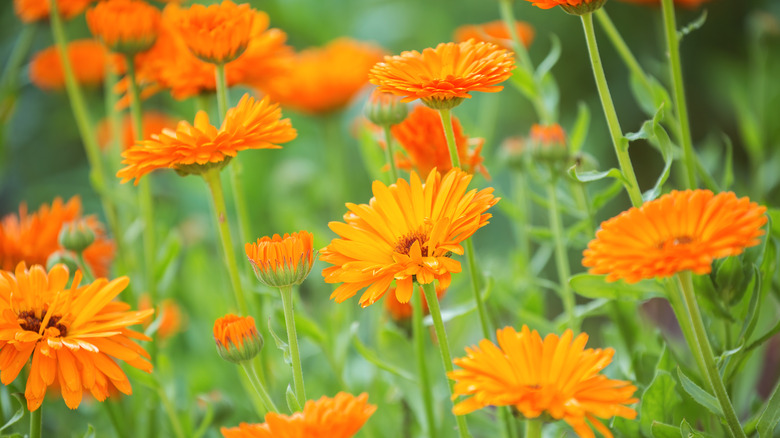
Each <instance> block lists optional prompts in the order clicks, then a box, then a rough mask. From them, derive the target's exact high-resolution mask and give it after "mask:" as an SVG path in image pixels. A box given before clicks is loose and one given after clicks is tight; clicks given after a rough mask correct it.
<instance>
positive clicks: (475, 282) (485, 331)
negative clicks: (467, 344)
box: [466, 238, 491, 339]
mask: <svg viewBox="0 0 780 438" xmlns="http://www.w3.org/2000/svg"><path fill="white" fill-rule="evenodd" d="M466 259H467V260H468V264H469V275H471V290H472V291H473V292H474V301H476V302H477V313H479V324H480V326H481V327H482V336H483V337H484V338H485V339H490V332H491V327H490V325H491V324H490V322H489V321H488V317H487V312H486V311H485V303H484V302H483V301H482V294H481V293H480V290H479V268H477V259H476V258H475V256H474V243H473V242H472V241H471V238H468V239H466Z"/></svg>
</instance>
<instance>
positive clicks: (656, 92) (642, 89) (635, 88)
mask: <svg viewBox="0 0 780 438" xmlns="http://www.w3.org/2000/svg"><path fill="white" fill-rule="evenodd" d="M644 78H645V81H643V80H642V78H641V77H640V76H638V75H636V74H633V73H632V74H631V78H630V80H631V82H630V84H629V85H631V92H632V93H633V94H634V99H636V101H637V103H638V104H639V106H640V107H642V110H643V111H644V112H645V114H648V115H653V114H655V112H656V111H657V110H658V108H660V107H661V105H665V106H666V107H670V103H671V101H672V99H671V97H670V96H669V92H668V91H666V88H664V86H663V85H661V83H660V82H658V80H657V79H656V78H654V77H652V76H650V75H645V76H644Z"/></svg>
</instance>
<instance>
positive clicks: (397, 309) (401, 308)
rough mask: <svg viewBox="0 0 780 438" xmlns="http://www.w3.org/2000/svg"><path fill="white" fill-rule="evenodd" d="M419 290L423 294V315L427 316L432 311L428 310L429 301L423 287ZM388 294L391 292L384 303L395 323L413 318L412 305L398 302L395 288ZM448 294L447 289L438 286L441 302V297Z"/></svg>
mask: <svg viewBox="0 0 780 438" xmlns="http://www.w3.org/2000/svg"><path fill="white" fill-rule="evenodd" d="M419 289H420V293H421V294H423V295H422V302H423V314H425V315H427V314H428V313H430V310H429V309H428V300H427V299H426V298H425V294H424V292H423V290H422V286H419ZM388 292H390V293H389V294H388V297H387V298H386V299H384V300H382V301H384V305H385V310H387V313H389V314H390V317H391V318H393V320H395V321H404V320H407V319H409V318H411V317H412V315H413V314H414V309H413V308H412V303H402V302H400V301H398V298H396V296H395V288H390V290H389V291H388ZM446 293H447V289H445V288H443V287H441V284H437V285H436V296H437V297H438V298H439V300H441V297H443V296H444V294H446ZM415 305H416V304H415Z"/></svg>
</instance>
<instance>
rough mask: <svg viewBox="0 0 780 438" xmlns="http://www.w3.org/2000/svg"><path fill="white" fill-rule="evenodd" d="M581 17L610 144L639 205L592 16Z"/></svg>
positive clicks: (635, 203)
mask: <svg viewBox="0 0 780 438" xmlns="http://www.w3.org/2000/svg"><path fill="white" fill-rule="evenodd" d="M581 18H582V27H583V28H584V30H585V41H586V42H587V44H588V53H589V54H590V63H591V67H593V76H594V78H595V79H596V87H597V89H598V92H599V98H600V99H601V106H602V107H604V116H605V117H606V119H607V126H608V127H609V134H610V136H611V137H612V145H613V146H614V148H615V154H617V158H618V163H620V170H621V172H622V173H623V177H624V178H625V181H624V185H625V188H626V191H627V192H628V196H629V197H630V198H631V203H632V204H633V205H634V207H639V206H641V205H642V192H640V191H639V183H638V182H637V180H636V175H635V174H634V168H633V166H632V165H631V157H630V156H629V155H628V140H627V139H626V138H625V137H623V132H622V131H621V129H620V122H619V121H618V116H617V111H615V104H614V103H613V102H612V96H611V95H610V93H609V86H608V85H607V77H606V75H605V74H604V66H603V65H602V64H601V56H600V55H599V48H598V44H597V43H596V33H595V32H594V31H593V16H592V14H585V15H582V16H581Z"/></svg>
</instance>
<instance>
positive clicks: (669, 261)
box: [582, 190, 767, 283]
mask: <svg viewBox="0 0 780 438" xmlns="http://www.w3.org/2000/svg"><path fill="white" fill-rule="evenodd" d="M765 211H766V207H761V206H759V205H758V204H756V203H755V202H750V199H748V198H739V199H738V198H737V196H736V195H735V194H734V193H732V192H724V193H719V194H717V195H714V194H713V193H712V192H711V191H709V190H685V191H682V192H678V191H672V192H671V193H669V194H667V195H664V196H661V197H660V198H658V199H656V200H654V201H649V202H645V203H644V205H642V206H641V207H639V208H637V207H633V208H631V209H630V210H628V211H624V212H623V213H621V214H620V215H618V216H616V217H614V218H612V219H610V220H608V221H606V222H603V223H602V224H601V229H600V230H599V231H598V232H597V233H596V238H595V239H593V240H592V241H591V242H590V243H589V244H588V248H587V249H586V250H585V251H584V252H583V254H584V256H585V257H584V259H583V260H582V264H583V265H584V266H587V267H589V268H590V272H591V273H593V274H608V275H607V281H615V280H618V279H623V280H625V281H627V282H629V283H636V282H637V281H639V280H642V279H649V278H662V277H669V276H672V275H674V274H676V273H677V272H680V271H693V272H694V273H696V274H707V273H709V272H710V270H711V269H712V261H713V260H714V259H718V258H721V257H727V256H731V255H738V254H740V253H742V251H743V250H744V249H745V248H747V247H750V246H754V245H757V244H758V243H759V239H758V238H759V237H760V236H761V235H762V234H764V232H763V230H762V229H761V227H762V226H763V225H764V224H765V223H766V221H767V218H766V215H765V214H764V212H765Z"/></svg>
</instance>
